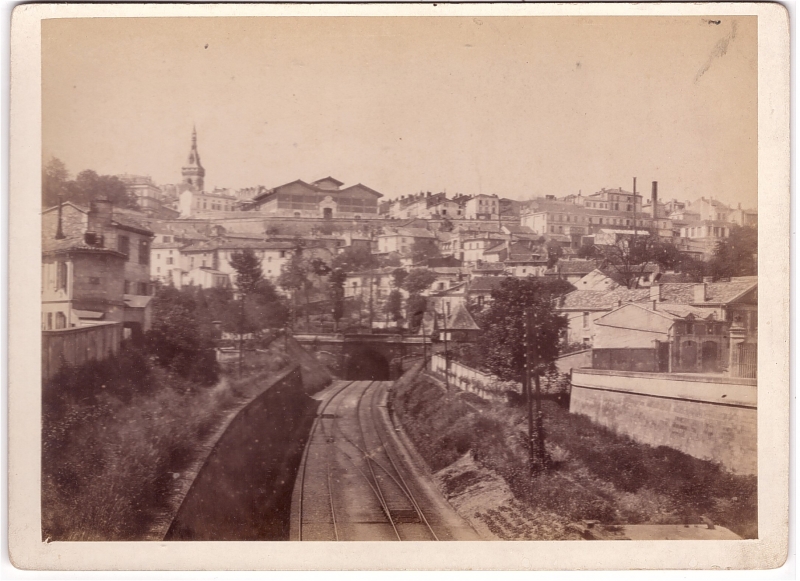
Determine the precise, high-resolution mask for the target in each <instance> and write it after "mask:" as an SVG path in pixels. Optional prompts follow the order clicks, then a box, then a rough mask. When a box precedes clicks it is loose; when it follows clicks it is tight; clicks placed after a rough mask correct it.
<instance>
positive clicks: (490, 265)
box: [472, 262, 505, 272]
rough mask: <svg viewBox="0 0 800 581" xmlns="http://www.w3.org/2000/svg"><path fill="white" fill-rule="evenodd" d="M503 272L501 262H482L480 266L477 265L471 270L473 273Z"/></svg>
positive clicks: (503, 268) (503, 267)
mask: <svg viewBox="0 0 800 581" xmlns="http://www.w3.org/2000/svg"><path fill="white" fill-rule="evenodd" d="M503 270H505V266H503V263H502V262H482V263H481V264H477V265H475V266H474V267H473V268H472V271H473V272H476V271H485V272H502V271H503Z"/></svg>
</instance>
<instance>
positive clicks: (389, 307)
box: [383, 289, 403, 323]
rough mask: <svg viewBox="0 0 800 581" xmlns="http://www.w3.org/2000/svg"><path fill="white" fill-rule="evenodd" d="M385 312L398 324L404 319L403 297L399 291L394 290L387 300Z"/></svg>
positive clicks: (384, 307)
mask: <svg viewBox="0 0 800 581" xmlns="http://www.w3.org/2000/svg"><path fill="white" fill-rule="evenodd" d="M383 310H384V312H385V313H386V314H387V315H389V316H390V317H391V318H392V320H393V321H394V322H395V323H397V322H398V321H400V320H402V318H403V295H402V294H400V291H399V290H398V289H393V290H392V292H390V293H389V296H388V297H387V299H386V304H384V306H383Z"/></svg>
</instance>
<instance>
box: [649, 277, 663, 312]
mask: <svg viewBox="0 0 800 581" xmlns="http://www.w3.org/2000/svg"><path fill="white" fill-rule="evenodd" d="M650 300H651V301H653V302H656V301H660V300H661V285H660V284H656V283H653V284H651V285H650ZM653 310H654V311H655V308H654V309H653Z"/></svg>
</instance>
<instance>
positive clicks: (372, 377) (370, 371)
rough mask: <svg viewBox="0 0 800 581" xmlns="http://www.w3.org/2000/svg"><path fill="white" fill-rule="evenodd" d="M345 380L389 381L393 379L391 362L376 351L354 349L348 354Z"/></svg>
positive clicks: (363, 348) (361, 348) (360, 348)
mask: <svg viewBox="0 0 800 581" xmlns="http://www.w3.org/2000/svg"><path fill="white" fill-rule="evenodd" d="M345 379H349V380H351V381H359V380H369V381H388V380H389V379H391V371H390V366H389V360H388V359H387V358H386V356H385V355H384V354H382V353H380V352H378V351H376V350H375V349H370V348H368V347H354V348H351V349H350V350H349V353H348V354H347V364H346V367H345Z"/></svg>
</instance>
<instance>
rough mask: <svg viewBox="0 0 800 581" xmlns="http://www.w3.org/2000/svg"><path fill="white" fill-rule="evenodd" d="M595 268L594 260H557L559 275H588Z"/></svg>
mask: <svg viewBox="0 0 800 581" xmlns="http://www.w3.org/2000/svg"><path fill="white" fill-rule="evenodd" d="M595 268H597V262H596V261H594V260H581V259H577V260H559V261H558V271H559V272H560V273H561V274H589V273H590V272H592V271H593V270H594V269H595Z"/></svg>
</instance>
